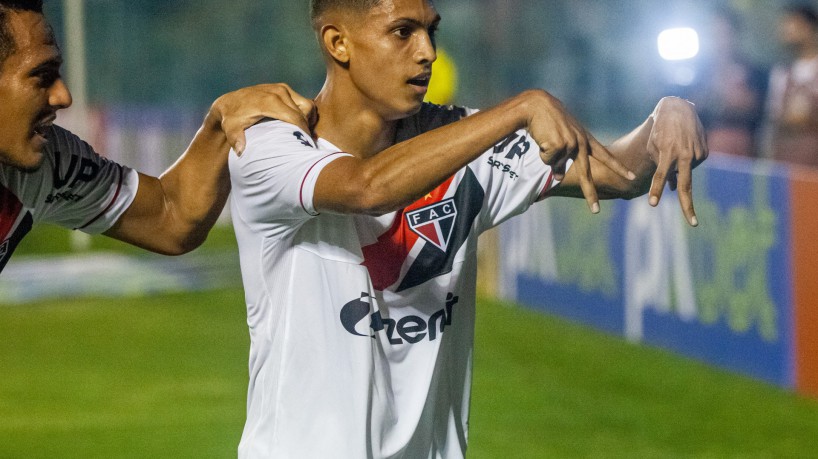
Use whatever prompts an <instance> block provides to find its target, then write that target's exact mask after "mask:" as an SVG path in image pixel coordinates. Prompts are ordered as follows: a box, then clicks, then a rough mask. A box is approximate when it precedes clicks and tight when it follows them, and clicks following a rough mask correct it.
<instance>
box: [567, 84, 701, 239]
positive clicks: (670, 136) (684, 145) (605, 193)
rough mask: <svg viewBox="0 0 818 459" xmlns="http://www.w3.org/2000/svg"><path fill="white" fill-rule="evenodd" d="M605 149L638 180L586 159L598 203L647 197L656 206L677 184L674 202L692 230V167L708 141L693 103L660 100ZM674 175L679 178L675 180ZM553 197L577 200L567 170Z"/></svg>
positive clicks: (574, 184)
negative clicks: (596, 190) (632, 127)
mask: <svg viewBox="0 0 818 459" xmlns="http://www.w3.org/2000/svg"><path fill="white" fill-rule="evenodd" d="M608 149H609V150H610V152H611V153H612V154H613V155H614V156H616V158H618V159H619V160H620V161H621V162H622V163H623V164H624V165H625V166H626V167H628V168H629V169H630V170H632V171H634V172H635V173H636V175H637V176H638V179H637V180H635V181H628V180H623V179H622V177H620V176H618V175H617V174H615V173H614V172H613V171H611V170H610V169H609V168H607V167H606V166H605V165H603V164H601V163H600V162H599V161H596V160H595V159H594V158H593V157H592V158H591V174H592V176H593V178H594V183H595V184H596V186H597V188H598V191H599V195H600V197H602V198H603V199H616V198H625V199H631V198H635V197H638V196H642V195H644V194H645V193H647V192H650V204H651V205H653V206H656V205H658V204H659V200H660V199H661V197H662V191H663V190H664V187H665V184H666V183H668V182H669V183H670V186H671V188H676V187H677V185H678V191H679V202H680V204H681V207H682V211H683V212H684V215H685V218H686V219H687V221H688V223H689V224H690V225H691V226H697V225H698V220H697V219H696V212H695V210H694V208H693V172H692V171H693V168H695V167H696V166H698V165H699V164H701V162H702V161H704V160H705V159H706V158H707V155H708V150H707V142H706V140H705V136H704V129H703V128H702V125H701V122H700V121H699V117H698V116H697V115H696V110H695V108H694V107H693V104H691V103H689V102H687V101H685V100H683V99H679V98H676V97H666V98H664V99H662V100H661V101H659V104H658V105H657V106H656V109H655V110H654V112H653V113H652V114H651V116H650V117H648V119H647V120H645V122H644V123H642V125H641V126H639V127H637V128H636V129H635V130H633V131H632V132H631V133H629V134H628V135H626V136H624V137H622V138H620V139H619V140H617V141H615V142H614V143H613V144H611V145H610V146H609V147H608ZM677 174H678V176H677ZM551 195H552V196H571V197H580V196H582V193H581V188H580V183H579V179H578V177H577V175H576V174H575V173H574V170H573V169H571V170H569V172H568V173H567V174H566V176H565V180H563V182H562V183H560V185H559V186H557V187H556V188H555V189H554V190H553V191H552V192H551Z"/></svg>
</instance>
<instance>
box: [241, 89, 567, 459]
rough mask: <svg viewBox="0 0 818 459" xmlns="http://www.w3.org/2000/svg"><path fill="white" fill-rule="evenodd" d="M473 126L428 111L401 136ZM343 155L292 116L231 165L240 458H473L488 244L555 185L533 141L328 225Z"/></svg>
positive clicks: (260, 133)
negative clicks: (384, 207) (239, 283)
mask: <svg viewBox="0 0 818 459" xmlns="http://www.w3.org/2000/svg"><path fill="white" fill-rule="evenodd" d="M466 115H467V112H466V111H465V110H461V109H453V108H443V107H437V106H432V105H424V107H423V109H422V111H421V113H420V114H418V115H416V116H414V117H412V118H410V119H408V120H404V121H403V122H402V123H401V127H400V129H399V139H398V140H403V139H407V138H410V137H413V136H415V135H417V134H419V133H422V132H426V131H428V130H431V129H434V128H436V127H439V126H442V125H443V124H447V123H449V122H452V121H455V120H457V119H460V118H461V117H463V116H466ZM342 155H344V154H343V153H338V150H337V149H336V148H334V147H333V146H332V145H331V144H329V143H328V142H326V141H323V140H319V141H318V142H317V143H315V142H313V141H312V139H310V137H309V135H308V134H306V133H304V132H302V131H301V130H299V129H298V128H296V127H295V126H293V125H290V124H286V123H283V122H280V121H273V122H267V123H263V124H260V125H257V126H255V127H253V128H251V129H249V130H248V131H247V148H246V150H245V153H244V154H243V155H242V156H241V157H240V158H237V157H236V156H235V155H231V158H230V174H231V180H232V184H233V195H232V204H231V205H232V211H233V220H234V226H235V228H236V236H237V239H238V242H239V250H240V254H241V267H242V275H243V278H244V287H245V294H246V300H247V311H248V324H249V326H250V336H251V350H250V386H249V394H248V407H247V410H248V413H247V423H246V426H245V430H244V434H243V437H242V441H241V444H240V446H239V457H240V458H243V459H248V458H270V457H276V458H328V457H332V458H350V459H361V458H460V457H463V455H464V454H465V450H466V442H467V430H468V413H469V395H470V386H471V369H472V343H473V335H474V319H475V309H474V307H475V279H476V270H477V262H476V253H477V237H478V236H479V234H480V233H482V232H483V231H485V230H487V229H489V228H491V227H493V226H495V225H497V224H499V223H500V222H502V221H504V220H506V219H508V218H510V217H512V216H514V215H516V214H519V213H521V212H523V211H524V210H525V209H527V208H528V207H529V206H530V205H531V204H532V203H533V202H535V201H537V200H538V199H541V198H542V197H544V195H545V193H547V191H548V190H550V188H551V187H552V186H554V185H555V184H556V182H554V180H553V176H552V174H551V171H550V168H549V167H547V166H546V165H544V164H543V163H542V161H541V160H540V157H539V148H538V147H537V145H536V143H535V142H534V141H533V140H531V139H530V137H528V136H527V134H526V133H525V132H523V131H520V132H517V133H515V134H514V135H512V136H510V137H509V138H508V139H506V140H505V141H504V142H502V143H501V144H499V145H498V146H497V147H496V148H494V149H493V150H490V151H488V152H486V153H485V154H484V155H482V156H481V157H479V158H478V159H477V160H475V161H474V162H472V163H471V164H470V165H469V166H468V167H466V168H464V169H462V170H461V171H459V172H458V173H457V174H455V175H454V176H453V177H451V178H450V179H449V180H447V181H446V182H445V183H444V184H442V185H441V186H439V187H438V188H436V189H435V190H433V191H432V192H431V193H429V195H427V196H426V197H425V198H423V199H421V200H419V201H418V202H417V203H415V204H413V205H411V206H409V207H407V208H406V209H404V210H402V211H400V212H393V213H390V214H388V215H385V216H382V217H369V216H341V215H329V214H324V215H318V214H317V212H316V211H315V208H314V206H313V191H314V186H315V183H316V180H317V177H318V176H319V174H320V173H321V170H322V169H323V167H325V166H326V165H327V164H329V163H330V162H331V161H333V160H335V159H337V158H339V157H341V156H342Z"/></svg>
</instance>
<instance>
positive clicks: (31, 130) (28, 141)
mask: <svg viewBox="0 0 818 459" xmlns="http://www.w3.org/2000/svg"><path fill="white" fill-rule="evenodd" d="M7 21H8V26H9V29H10V31H11V35H12V37H14V42H15V51H14V53H13V54H12V55H11V56H9V57H8V58H7V59H6V60H5V62H3V64H2V67H0V163H3V164H8V165H11V166H14V167H18V168H21V169H27V170H30V169H36V168H37V167H39V166H40V164H41V163H42V158H43V153H42V152H43V148H44V147H45V144H46V139H45V137H44V136H43V131H44V130H45V128H46V127H48V126H49V125H50V124H51V123H53V122H54V118H55V117H56V113H57V110H59V109H61V108H65V107H68V106H69V105H71V94H70V93H69V92H68V88H66V87H65V84H64V83H63V81H62V78H61V77H60V64H61V63H62V58H61V57H60V50H59V49H58V48H57V45H56V43H55V41H54V36H53V34H52V32H51V28H50V27H49V26H48V24H47V23H46V21H45V17H44V16H43V15H41V14H37V13H32V12H29V11H23V12H12V13H9V15H8V16H7Z"/></svg>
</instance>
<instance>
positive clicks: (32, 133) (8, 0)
mask: <svg viewBox="0 0 818 459" xmlns="http://www.w3.org/2000/svg"><path fill="white" fill-rule="evenodd" d="M61 62H62V60H61V57H60V52H59V48H58V47H57V45H56V43H55V41H54V36H53V34H52V32H51V28H50V27H49V25H48V23H47V22H46V19H45V17H44V16H43V14H42V1H41V0H2V1H0V66H1V67H0V271H2V269H3V267H4V266H5V265H6V263H7V261H8V259H9V258H10V257H11V254H12V252H13V251H14V249H15V247H16V246H17V244H18V243H19V242H20V240H21V239H22V238H23V236H25V234H26V233H27V232H28V231H29V230H30V229H31V227H32V225H33V224H34V223H36V222H49V223H54V224H57V225H61V226H65V227H68V228H72V229H73V228H78V229H81V230H83V231H86V232H89V233H101V232H105V234H107V235H109V236H111V237H114V238H117V239H121V240H123V241H125V242H129V243H131V244H134V245H137V246H140V247H143V248H146V249H149V250H153V251H156V252H160V253H165V254H179V253H183V252H186V251H189V250H191V249H193V248H195V247H196V246H198V245H199V244H200V243H201V242H202V241H203V240H204V238H205V237H206V236H207V233H208V231H209V230H210V228H211V227H212V225H213V223H214V222H215V220H216V218H217V217H218V215H219V213H220V212H221V209H222V208H223V207H224V202H225V201H226V199H227V195H228V193H229V187H230V181H229V178H228V175H227V152H228V150H229V147H228V134H225V132H229V133H230V134H229V136H230V142H231V143H233V144H234V145H235V144H238V148H239V149H241V147H242V145H243V141H244V139H243V129H244V128H246V127H247V126H251V125H252V124H254V123H255V122H256V121H258V120H259V119H261V118H262V117H266V116H269V117H274V118H278V119H289V120H290V121H292V122H293V123H296V124H301V125H302V126H303V127H305V128H306V127H307V122H306V119H305V118H304V115H303V114H302V112H301V111H300V110H299V106H297V105H296V104H295V102H293V100H295V101H298V102H299V103H300V104H302V106H303V107H304V109H305V111H306V112H307V113H308V112H309V106H310V105H311V102H308V101H306V100H304V99H303V98H300V97H299V96H297V95H295V94H292V95H291V94H289V93H288V90H287V88H286V86H283V85H265V86H260V87H255V88H248V89H244V90H240V91H237V92H234V93H231V94H228V95H226V96H223V97H222V98H220V99H218V100H217V101H216V102H215V103H214V104H213V106H212V107H211V110H210V112H209V113H208V114H207V117H206V119H205V122H204V124H203V125H202V128H201V129H200V130H199V132H198V133H197V135H196V137H195V138H194V140H193V142H192V143H191V145H190V147H189V148H188V150H187V152H185V154H184V155H183V156H182V157H181V158H180V159H179V161H178V162H177V163H176V164H175V165H174V166H172V167H171V168H170V169H169V170H168V171H167V172H166V173H165V174H164V175H163V176H162V177H161V178H155V177H150V176H147V175H142V174H138V173H137V172H135V171H133V170H131V169H129V168H127V167H123V166H120V165H118V164H115V163H113V162H111V161H108V160H105V159H103V158H101V157H100V156H99V155H97V154H96V153H95V152H94V151H93V150H92V149H91V148H90V147H89V146H88V145H87V144H86V143H85V142H83V141H81V140H80V139H78V138H77V137H76V136H74V135H73V134H71V133H70V132H68V131H66V130H64V129H61V128H59V127H56V126H52V123H53V121H54V118H55V116H56V112H57V110H59V109H61V108H65V107H68V106H69V105H70V104H71V94H70V93H69V92H68V89H67V88H66V87H65V85H64V83H63V81H62V79H61V77H60V64H61ZM282 96H285V97H282Z"/></svg>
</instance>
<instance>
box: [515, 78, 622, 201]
mask: <svg viewBox="0 0 818 459" xmlns="http://www.w3.org/2000/svg"><path fill="white" fill-rule="evenodd" d="M524 96H525V97H526V98H528V99H529V101H530V103H529V105H528V108H529V113H530V115H529V120H528V127H527V129H528V131H529V133H530V134H531V136H532V137H533V138H534V140H536V141H537V143H538V144H539V146H540V156H541V157H542V160H543V162H545V164H548V165H549V166H551V167H552V168H553V170H554V174H555V177H556V178H557V179H559V180H562V179H563V178H564V176H565V172H566V170H567V168H568V162H569V160H573V161H574V164H573V166H572V168H575V169H576V173H577V175H578V177H579V183H580V188H581V189H582V194H583V195H584V196H585V200H586V202H587V203H588V207H589V208H590V209H591V212H593V213H595V214H596V213H599V197H598V195H597V191H596V186H595V185H594V180H593V176H592V175H591V161H590V157H591V156H593V157H594V158H596V159H597V160H598V161H599V162H600V163H602V164H604V165H606V166H607V167H608V168H610V169H611V170H612V171H614V172H615V173H617V174H619V175H621V176H622V177H624V178H626V179H628V180H635V179H636V175H635V174H634V173H633V172H631V171H629V170H628V169H627V168H626V167H625V166H624V165H622V163H620V162H619V161H618V160H617V159H616V158H614V157H613V156H612V155H611V153H610V152H609V151H608V150H607V149H606V148H605V147H604V146H603V145H602V144H600V143H599V142H598V141H597V140H596V139H595V138H594V137H593V136H592V135H591V134H589V133H588V131H586V130H585V128H584V127H582V125H580V124H579V122H578V121H577V120H576V119H574V117H573V116H571V115H570V114H569V113H568V111H567V110H566V109H565V107H564V106H563V105H562V103H561V102H560V101H559V100H557V99H556V98H555V97H553V96H552V95H550V94H548V93H547V92H545V91H541V90H533V91H527V92H526V93H524Z"/></svg>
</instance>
